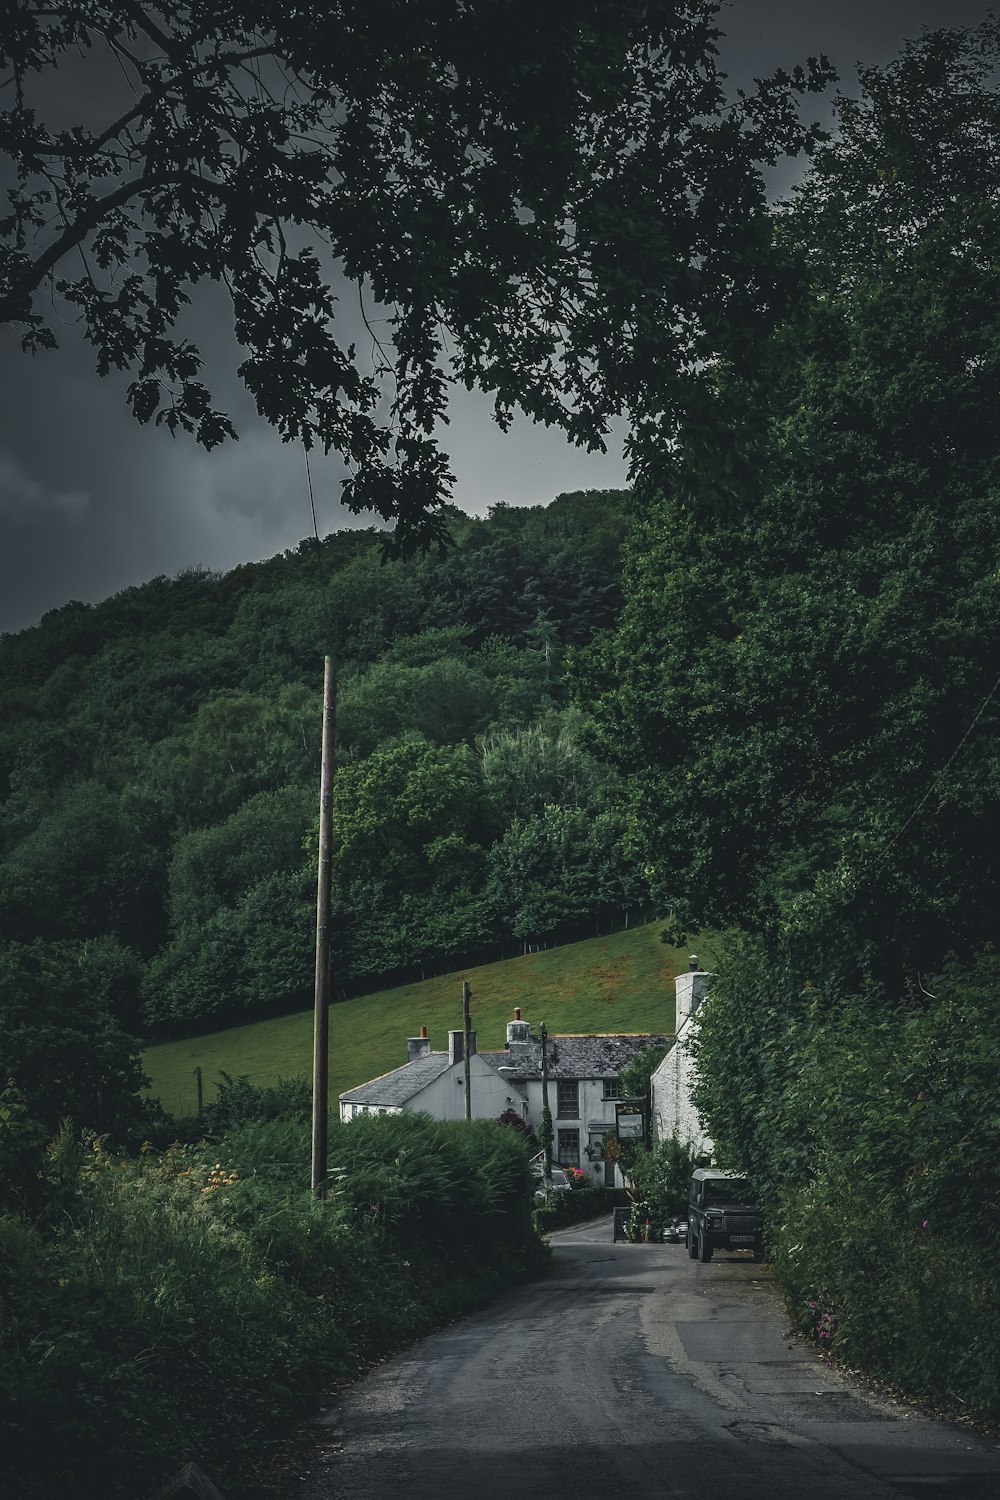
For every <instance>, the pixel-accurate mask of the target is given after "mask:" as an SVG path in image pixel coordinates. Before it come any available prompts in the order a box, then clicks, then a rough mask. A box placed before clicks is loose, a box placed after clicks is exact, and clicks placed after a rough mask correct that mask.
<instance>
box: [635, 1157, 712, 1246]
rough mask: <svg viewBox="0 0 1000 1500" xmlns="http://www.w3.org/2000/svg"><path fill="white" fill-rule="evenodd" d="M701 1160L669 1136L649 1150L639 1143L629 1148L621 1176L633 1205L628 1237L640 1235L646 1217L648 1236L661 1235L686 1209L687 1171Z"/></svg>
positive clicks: (638, 1236)
mask: <svg viewBox="0 0 1000 1500" xmlns="http://www.w3.org/2000/svg"><path fill="white" fill-rule="evenodd" d="M703 1161H704V1158H703V1157H700V1156H696V1155H695V1153H694V1152H693V1151H692V1150H691V1148H690V1146H688V1145H687V1144H686V1143H685V1142H684V1141H679V1140H677V1139H676V1138H674V1137H672V1136H671V1137H668V1138H667V1139H666V1140H663V1141H659V1142H657V1144H656V1146H655V1147H653V1149H652V1150H649V1149H648V1148H647V1147H645V1146H641V1145H636V1146H635V1147H634V1148H633V1149H631V1150H630V1152H629V1164H628V1166H627V1169H626V1176H625V1186H626V1191H627V1192H628V1195H629V1199H630V1201H631V1202H632V1203H633V1204H634V1205H635V1207H634V1208H633V1212H632V1214H631V1216H630V1218H629V1223H628V1225H627V1226H626V1231H625V1232H626V1234H627V1236H628V1238H629V1239H630V1240H641V1239H642V1238H643V1237H644V1233H645V1227H646V1220H647V1219H648V1220H649V1226H650V1232H651V1234H652V1238H653V1239H654V1240H661V1239H662V1238H663V1231H664V1229H666V1227H667V1225H668V1224H669V1223H670V1221H671V1219H673V1218H675V1217H676V1216H678V1215H681V1214H683V1213H685V1212H686V1208H687V1200H688V1185H689V1183H690V1181H691V1173H692V1172H693V1170H694V1168H695V1167H696V1166H698V1165H700V1164H701V1163H702V1162H703Z"/></svg>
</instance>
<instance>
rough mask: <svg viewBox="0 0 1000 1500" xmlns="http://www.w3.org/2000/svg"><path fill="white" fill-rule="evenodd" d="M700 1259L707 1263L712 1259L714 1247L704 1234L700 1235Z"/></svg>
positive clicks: (704, 1263) (703, 1263)
mask: <svg viewBox="0 0 1000 1500" xmlns="http://www.w3.org/2000/svg"><path fill="white" fill-rule="evenodd" d="M698 1259H699V1260H700V1261H701V1263H702V1265H706V1264H707V1263H708V1261H710V1260H711V1259H712V1247H711V1245H710V1244H709V1243H708V1240H707V1239H706V1238H705V1236H704V1235H703V1234H700V1235H699V1236H698Z"/></svg>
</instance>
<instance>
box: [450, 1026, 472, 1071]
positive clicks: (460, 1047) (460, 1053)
mask: <svg viewBox="0 0 1000 1500" xmlns="http://www.w3.org/2000/svg"><path fill="white" fill-rule="evenodd" d="M475 1055H476V1033H475V1032H474V1031H470V1032H469V1056H470V1057H475ZM464 1060H465V1032H464V1031H449V1033H448V1062H449V1064H454V1063H460V1062H463V1061H464Z"/></svg>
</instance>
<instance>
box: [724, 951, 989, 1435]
mask: <svg viewBox="0 0 1000 1500" xmlns="http://www.w3.org/2000/svg"><path fill="white" fill-rule="evenodd" d="M998 1002H1000V959H998V957H997V955H996V954H995V953H993V952H991V951H989V952H986V953H984V954H981V955H980V956H979V957H978V958H977V959H976V960H975V962H974V963H972V964H971V965H969V966H963V965H961V964H960V963H959V962H958V960H957V959H955V958H951V959H949V960H948V962H947V963H946V965H945V966H944V970H943V972H942V973H941V974H939V975H937V976H935V977H934V978H933V979H924V980H922V981H921V982H920V984H918V985H914V986H913V987H912V988H911V989H909V990H908V991H907V992H906V993H905V994H903V995H902V996H895V997H894V996H892V995H890V994H887V993H886V991H885V990H884V989H883V988H882V987H881V986H879V985H877V984H874V983H871V984H868V985H866V986H864V987H862V988H861V989H860V990H858V991H855V992H852V991H850V990H848V989H846V988H845V987H843V986H841V985H838V984H836V983H834V982H832V981H831V982H828V983H824V982H823V981H822V980H820V979H818V978H816V977H812V978H810V977H808V976H806V977H804V976H803V974H802V970H801V968H798V969H796V967H795V966H793V965H792V964H791V963H789V964H787V965H784V966H782V965H781V964H775V963H774V961H773V958H772V959H767V958H766V957H765V956H764V955H763V954H754V953H753V951H752V949H750V948H749V947H744V948H743V949H742V950H741V952H740V953H739V954H738V955H737V956H736V957H734V958H731V959H730V961H729V963H728V964H726V965H723V966H722V967H721V968H720V973H719V976H718V979H717V981H716V983H715V988H714V993H713V995H712V997H711V999H710V1000H709V1001H708V1002H707V1003H706V1004H705V1005H704V1006H703V1008H702V1012H701V1023H700V1040H699V1069H700V1074H701V1084H700V1088H699V1093H698V1102H699V1106H700V1108H701V1109H702V1110H703V1112H704V1114H705V1117H706V1120H707V1124H708V1128H709V1130H710V1132H711V1135H712V1137H713V1139H714V1140H715V1143H716V1149H717V1151H718V1152H720V1153H721V1155H722V1156H723V1157H724V1159H725V1160H727V1161H732V1162H738V1163H740V1164H742V1166H743V1167H744V1168H745V1169H746V1170H748V1171H749V1172H750V1173H751V1175H752V1177H753V1179H754V1182H755V1184H756V1186H757V1188H758V1190H759V1193H760V1196H761V1198H762V1200H763V1202H764V1204H765V1205H766V1209H767V1232H768V1236H769V1248H770V1254H771V1256H772V1258H773V1261H774V1264H775V1267H776V1269H777V1273H778V1276H779V1278H780V1281H781V1284H782V1286H783V1288H784V1291H785V1295H786V1299H787V1301H788V1305H789V1307H790V1309H791V1311H792V1313H793V1315H794V1316H795V1317H796V1319H797V1320H798V1322H799V1325H800V1327H801V1328H802V1329H803V1331H804V1332H806V1333H808V1334H809V1335H811V1336H812V1337H813V1338H815V1340H816V1342H817V1344H818V1345H820V1346H821V1347H822V1348H824V1349H827V1350H830V1351H831V1352H832V1353H834V1354H835V1355H836V1356H837V1357H838V1358H839V1359H840V1360H841V1361H842V1362H844V1363H845V1364H847V1365H849V1366H851V1367H855V1368H861V1369H865V1370H867V1371H870V1372H872V1373H874V1374H877V1375H879V1376H880V1377H882V1378H883V1379H885V1380H887V1381H889V1382H891V1383H892V1384H894V1385H895V1386H897V1387H898V1388H899V1389H901V1390H904V1391H906V1392H908V1393H911V1394H914V1395H917V1396H919V1397H922V1398H925V1399H927V1400H929V1401H932V1402H934V1403H936V1404H938V1405H939V1406H943V1407H946V1408H947V1409H948V1410H950V1411H952V1412H954V1413H956V1414H964V1415H967V1416H969V1417H971V1418H974V1419H976V1420H979V1421H996V1420H997V1418H998V1417H1000V1345H998V1343H997V1341H996V1339H995V1337H994V1336H993V1333H992V1331H991V1324H990V1313H989V1309H990V1306H991V1302H992V1300H993V1298H994V1295H995V1287H996V1285H997V1280H998V1277H1000V1070H998V1069H997V1058H998V1057H1000V1003H998Z"/></svg>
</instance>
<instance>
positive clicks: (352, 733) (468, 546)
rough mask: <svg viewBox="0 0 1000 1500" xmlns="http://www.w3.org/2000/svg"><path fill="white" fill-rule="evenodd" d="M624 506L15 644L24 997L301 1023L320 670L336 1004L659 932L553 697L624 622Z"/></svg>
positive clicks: (221, 591)
mask: <svg viewBox="0 0 1000 1500" xmlns="http://www.w3.org/2000/svg"><path fill="white" fill-rule="evenodd" d="M626 499H627V496H626V495H625V494H623V493H619V492H588V493H585V494H584V493H577V494H568V495H562V496H560V497H559V498H558V499H557V500H556V501H554V502H553V503H552V504H551V505H549V506H548V507H541V506H539V507H535V508H532V509H525V510H516V509H511V508H507V507H504V506H498V507H496V508H495V509H494V511H493V512H492V513H491V515H490V517H489V518H488V519H486V520H475V519H470V518H468V517H465V516H461V515H459V514H458V513H457V512H456V513H455V514H454V515H453V516H452V518H451V522H452V526H453V530H454V535H455V544H454V546H453V547H452V548H451V550H450V551H448V552H447V554H445V555H443V556H437V555H428V556H424V557H421V558H416V559H411V560H407V561H401V560H386V559H385V557H384V555H383V549H382V540H383V539H382V536H381V534H380V533H378V532H376V531H346V532H340V533H337V534H335V535H332V536H329V537H327V538H326V539H325V540H324V542H323V543H322V545H321V546H320V545H318V544H317V543H315V542H312V541H309V542H303V543H301V544H300V546H299V548H298V550H297V551H295V552H288V553H285V554H284V555H283V556H280V557H276V558H273V559H271V560H270V561H268V562H263V563H259V564H254V565H248V566H245V567H240V568H237V569H235V570H234V571H233V572H231V573H228V574H225V575H219V574H212V573H208V572H205V571H203V570H197V569H193V570H191V571H189V572H186V573H184V574H182V575H180V576H178V577H176V578H172V579H168V578H157V579H154V580H153V581H152V582H151V583H148V584H145V585H144V586H142V587H138V588H132V589H127V590H125V591H124V592H122V593H120V594H117V595H116V596H115V597H113V598H111V599H108V600H106V601H104V602H103V603H101V604H98V605H95V606H88V605H84V604H80V603H70V604H67V605H66V606H65V607H64V608H62V609H59V610H54V611H52V612H51V613H49V614H48V615H46V616H45V618H44V619H43V620H42V622H41V624H40V625H39V626H38V627H37V628H35V629H32V630H27V631H23V632H21V633H20V634H18V635H12V636H5V637H3V638H2V640H0V692H2V694H3V698H4V702H5V703H6V704H7V706H8V713H7V716H6V719H5V723H4V728H3V731H2V733H0V796H2V798H3V811H4V817H3V825H2V864H0V899H2V902H3V906H4V910H5V912H6V914H7V916H6V933H5V936H6V939H7V946H6V949H5V954H4V958H3V962H4V964H5V965H6V966H7V967H8V969H10V970H11V971H12V972H11V975H10V977H11V979H13V980H15V981H16V982H15V983H14V984H13V985H12V987H11V988H12V992H13V991H16V993H18V994H19V995H22V996H25V997H29V996H30V995H32V994H34V992H35V990H38V991H39V994H38V995H37V996H36V997H35V999H34V1000H30V999H26V1000H25V1002H24V1003H26V1004H32V1005H34V1004H38V1003H41V995H42V992H44V996H45V1002H46V1004H47V1005H48V1006H49V1007H50V1008H51V1006H52V1005H54V1004H56V1002H55V1001H54V1000H53V999H52V994H53V989H52V985H51V983H49V982H47V981H45V980H44V978H43V976H44V975H45V974H46V973H47V972H49V971H51V972H55V973H58V974H59V975H61V976H62V978H61V982H60V987H61V988H64V989H65V990H66V1004H67V1005H69V1006H78V1005H81V1004H83V1003H85V1000H84V997H85V996H86V995H87V994H91V995H92V996H93V994H94V993H95V992H96V991H95V986H96V987H97V988H98V989H100V990H101V993H102V994H103V996H104V999H105V1001H106V1003H107V1004H108V1005H110V1006H111V1008H112V1010H113V1012H114V1015H115V1018H116V1019H117V1020H118V1021H120V1022H123V1023H125V1024H126V1025H127V1026H128V1027H131V1028H138V1027H142V1028H149V1027H151V1026H155V1025H157V1024H159V1023H181V1024H195V1025H196V1024H198V1023H200V1022H202V1021H203V1020H205V1019H206V1018H209V1017H211V1018H212V1020H213V1021H215V1022H218V1021H219V1020H226V1019H229V1018H232V1017H235V1016H242V1015H245V1014H247V1013H251V1014H262V1013H267V1012H269V1011H273V1010H274V1009H275V1008H281V1007H288V1006H292V1005H295V1006H298V1005H301V1004H303V1003H305V1002H306V1001H307V999H308V995H309V993H310V986H311V972H312V942H313V925H314V893H313V892H314V874H313V871H314V865H315V861H314V856H313V849H312V847H311V845H312V842H313V840H314V825H315V821H316V810H317V797H318V793H317V786H318V781H317V777H318V764H319V748H320V746H319V737H320V732H321V691H322V657H323V654H324V652H325V651H327V650H332V651H334V652H335V653H336V654H337V655H338V657H339V662H340V670H339V702H338V715H337V717H338V736H337V737H338V747H339V761H340V767H339V775H338V782H337V791H336V798H335V839H336V850H335V924H336V934H335V952H336V960H335V964H336V972H335V984H336V986H337V987H338V988H339V989H340V990H341V991H342V992H343V991H345V990H350V988H351V987H352V986H353V987H355V988H357V987H358V985H359V984H360V983H362V982H363V983H364V984H365V985H366V986H368V985H370V984H371V982H372V981H373V980H374V979H375V978H376V977H379V976H387V977H389V978H394V977H403V976H406V977H413V976H416V977H419V976H420V971H421V968H425V969H426V968H427V967H428V966H431V967H433V966H438V965H441V966H444V965H448V966H452V965H453V964H454V962H455V961H456V960H457V959H458V958H459V957H460V956H462V955H464V954H466V953H469V952H472V951H476V952H480V953H484V954H485V953H490V954H491V956H496V955H497V953H498V952H500V951H507V952H515V951H520V948H521V947H522V946H523V945H524V944H526V943H529V942H531V943H535V942H539V941H544V940H546V939H550V938H552V937H554V936H557V935H562V936H570V935H574V934H575V933H577V932H579V931H580V930H581V924H582V923H584V922H586V923H587V924H588V927H587V930H588V931H589V932H592V931H593V920H594V919H598V920H601V921H604V922H608V921H611V920H620V919H621V918H622V917H623V914H624V913H625V912H626V911H628V910H630V909H631V910H633V911H635V910H637V909H640V908H642V906H643V903H644V899H645V897H644V881H643V879H642V876H641V870H640V869H639V868H637V866H636V863H635V861H630V860H629V859H628V858H626V856H625V855H624V854H623V852H622V834H623V822H622V817H621V815H620V814H619V812H618V811H617V805H618V800H619V799H618V798H617V797H616V796H615V795H614V782H613V778H612V777H611V775H610V773H609V772H608V771H606V770H604V769H602V768H601V767H600V766H599V765H598V764H597V763H596V762H595V760H594V759H593V758H592V756H591V755H590V754H589V753H588V751H587V749H586V748H585V735H584V728H585V726H584V723H583V721H582V718H581V715H580V713H579V711H578V710H574V709H572V708H570V707H568V706H567V703H566V695H565V690H564V682H563V666H564V656H565V652H566V650H567V648H568V647H572V646H577V645H580V644H583V643H585V642H587V641H588V640H589V638H590V637H591V635H592V633H593V631H594V630H595V629H596V628H598V627H601V626H607V625H609V624H611V623H612V622H613V620H614V619H615V617H616V613H617V610H618V603H619V586H618V581H619V561H618V559H619V549H620V545H621V541H622V538H623V535H624V532H625V529H626V513H625V512H626V505H625V502H626ZM504 945H506V947H505V948H504ZM97 969H99V970H100V979H99V980H98V979H96V978H88V976H93V975H94V974H95V973H96V970H97ZM31 976H35V979H37V983H34V982H33V981H32V977H31Z"/></svg>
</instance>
